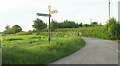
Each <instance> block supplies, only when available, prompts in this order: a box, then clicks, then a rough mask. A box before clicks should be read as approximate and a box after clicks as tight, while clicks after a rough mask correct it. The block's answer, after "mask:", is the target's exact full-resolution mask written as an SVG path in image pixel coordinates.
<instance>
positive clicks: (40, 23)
mask: <svg viewBox="0 0 120 66" xmlns="http://www.w3.org/2000/svg"><path fill="white" fill-rule="evenodd" d="M33 22H34V24H33V25H32V27H33V28H35V29H36V30H38V31H41V30H42V29H44V28H47V24H45V23H44V22H43V21H42V20H41V19H38V18H37V19H36V20H34V21H33Z"/></svg>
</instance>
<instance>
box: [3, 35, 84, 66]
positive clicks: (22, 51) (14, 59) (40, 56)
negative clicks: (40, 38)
mask: <svg viewBox="0 0 120 66" xmlns="http://www.w3.org/2000/svg"><path fill="white" fill-rule="evenodd" d="M83 46H85V41H84V40H83V39H82V38H80V37H74V38H73V37H72V38H66V39H58V40H57V39H56V41H54V42H51V44H47V43H46V44H41V45H34V46H31V47H19V46H13V47H4V48H3V50H2V51H3V53H2V55H3V64H49V63H51V62H53V61H55V60H58V59H60V58H62V57H64V56H66V55H69V54H71V53H73V52H75V51H77V50H79V49H80V48H82V47H83Z"/></svg>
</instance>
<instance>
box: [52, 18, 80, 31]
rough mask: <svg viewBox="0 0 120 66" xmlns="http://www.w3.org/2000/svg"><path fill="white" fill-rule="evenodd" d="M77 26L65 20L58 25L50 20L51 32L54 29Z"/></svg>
mask: <svg viewBox="0 0 120 66" xmlns="http://www.w3.org/2000/svg"><path fill="white" fill-rule="evenodd" d="M78 27H79V25H78V24H77V23H75V22H74V21H68V20H65V21H64V22H61V23H58V22H57V21H54V20H52V22H51V30H52V31H53V30H54V29H56V28H78Z"/></svg>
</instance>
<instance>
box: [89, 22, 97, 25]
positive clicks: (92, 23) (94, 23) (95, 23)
mask: <svg viewBox="0 0 120 66" xmlns="http://www.w3.org/2000/svg"><path fill="white" fill-rule="evenodd" d="M90 25H91V26H98V22H91V23H90Z"/></svg>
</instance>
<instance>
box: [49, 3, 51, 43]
mask: <svg viewBox="0 0 120 66" xmlns="http://www.w3.org/2000/svg"><path fill="white" fill-rule="evenodd" d="M48 9H49V15H50V9H51V6H50V5H49V6H48ZM48 32H49V44H50V16H49V30H48Z"/></svg>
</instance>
